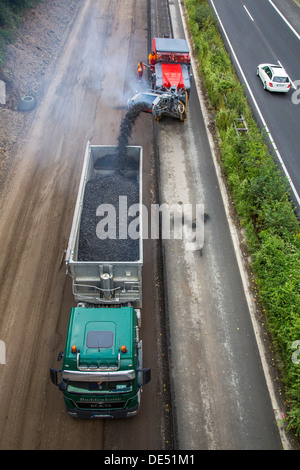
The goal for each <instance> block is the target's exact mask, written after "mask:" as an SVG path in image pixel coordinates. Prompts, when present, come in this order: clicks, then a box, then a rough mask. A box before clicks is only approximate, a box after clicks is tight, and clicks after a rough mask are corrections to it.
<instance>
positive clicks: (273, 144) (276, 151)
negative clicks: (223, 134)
mask: <svg viewBox="0 0 300 470" xmlns="http://www.w3.org/2000/svg"><path fill="white" fill-rule="evenodd" d="M211 3H212V6H213V8H214V11H215V14H216V16H217V18H218V21H219V24H220V26H221V28H222V30H223V33H224V36H225V38H226V41H227V43H228V45H229V47H230V50H231V52H232V55H233V57H234V60H235V61H236V64H237V66H238V68H239V70H240V72H241V75H242V77H243V80H244V82H245V85H246V86H247V88H248V91H249V94H250V96H251V98H252V100H253V103H254V106H255V108H256V110H257V112H258V115H259V117H260V119H261V122H262V124H263V127H264V128H265V130H266V132H267V134H268V137H269V139H270V142H271V144H272V147H273V149H274V151H275V153H276V156H277V158H278V160H279V162H280V165H281V167H282V169H283V171H284V173H285V176H286V177H287V179H288V181H289V184H290V187H291V189H292V191H293V193H294V196H295V199H296V201H297V203H298V205H300V197H299V194H298V193H297V190H296V188H295V186H294V184H293V182H292V179H291V177H290V175H289V172H288V171H287V168H286V166H285V164H284V161H283V159H282V157H281V155H280V153H279V150H278V149H277V147H276V144H275V142H274V139H273V137H272V134H271V132H270V130H269V128H268V126H267V123H266V121H265V119H264V117H263V115H262V112H261V110H260V108H259V106H258V104H257V101H256V99H255V98H254V95H253V92H252V90H251V88H250V85H249V83H248V80H247V78H246V76H245V74H244V71H243V69H242V67H241V64H240V63H239V60H238V58H237V56H236V53H235V52H234V49H233V47H232V44H231V42H230V40H229V37H228V35H227V33H226V31H225V28H224V25H223V23H222V21H221V18H220V16H219V14H218V12H217V9H216V7H215V4H214V1H213V0H211Z"/></svg>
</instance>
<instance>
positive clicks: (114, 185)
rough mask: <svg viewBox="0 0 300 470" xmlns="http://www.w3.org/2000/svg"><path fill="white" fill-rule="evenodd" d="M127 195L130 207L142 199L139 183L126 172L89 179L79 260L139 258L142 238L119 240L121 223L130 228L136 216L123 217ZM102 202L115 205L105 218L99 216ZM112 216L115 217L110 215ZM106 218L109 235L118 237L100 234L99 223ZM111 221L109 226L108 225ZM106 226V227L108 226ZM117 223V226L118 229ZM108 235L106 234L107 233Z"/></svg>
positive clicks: (81, 229) (81, 230)
mask: <svg viewBox="0 0 300 470" xmlns="http://www.w3.org/2000/svg"><path fill="white" fill-rule="evenodd" d="M120 195H122V196H127V205H128V207H130V206H131V205H132V204H136V203H138V201H139V185H138V183H136V182H133V181H131V180H129V179H128V178H126V177H124V176H122V175H117V174H114V175H111V176H106V177H104V178H96V179H93V180H91V181H89V182H88V183H87V185H86V188H85V195H84V201H83V210H82V215H81V223H80V235H79V247H78V260H79V261H136V260H138V259H139V240H138V239H137V240H132V239H131V238H129V237H127V239H125V240H123V239H121V240H120V239H119V223H121V224H122V227H124V226H125V224H126V227H128V224H129V223H130V221H131V220H132V218H129V217H127V213H125V217H122V218H121V220H120V219H119V196H120ZM100 204H111V205H112V206H113V207H114V208H115V216H114V213H113V212H112V211H109V212H105V213H104V218H102V217H99V216H97V215H96V211H97V208H98V207H99V205H100ZM110 215H112V217H109V216H110ZM101 220H102V221H103V228H102V230H101V233H103V232H104V231H107V230H108V231H110V233H109V236H114V234H113V232H114V231H115V234H116V238H115V239H113V238H106V239H100V238H99V230H98V235H97V233H96V229H97V224H98V223H101V222H100V221H101ZM106 222H107V225H105V224H106ZM104 226H105V227H104ZM114 226H115V229H114ZM103 234H104V235H105V233H103Z"/></svg>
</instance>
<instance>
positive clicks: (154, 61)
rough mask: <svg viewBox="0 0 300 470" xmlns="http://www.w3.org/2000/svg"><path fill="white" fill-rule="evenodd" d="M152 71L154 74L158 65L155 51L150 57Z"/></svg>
mask: <svg viewBox="0 0 300 470" xmlns="http://www.w3.org/2000/svg"><path fill="white" fill-rule="evenodd" d="M148 60H149V65H150V69H151V70H152V72H154V65H155V64H156V54H155V52H154V51H151V52H150V54H149V57H148Z"/></svg>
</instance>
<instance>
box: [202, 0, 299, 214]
mask: <svg viewBox="0 0 300 470" xmlns="http://www.w3.org/2000/svg"><path fill="white" fill-rule="evenodd" d="M210 3H211V5H212V7H213V9H214V11H215V12H216V13H217V14H218V18H219V20H220V30H221V32H222V34H223V35H224V38H225V34H226V38H225V43H226V44H227V47H228V50H229V52H230V54H231V56H232V57H233V55H234V54H235V57H234V58H233V62H234V64H235V66H236V68H237V72H238V74H239V76H240V77H241V81H242V83H246V82H247V83H246V88H245V93H246V94H247V96H248V98H249V102H250V104H252V106H253V109H254V112H255V114H256V116H257V118H258V122H259V124H260V125H261V126H262V127H265V126H267V128H268V130H269V132H270V133H271V135H270V141H272V142H274V145H273V146H272V151H273V152H274V154H275V156H276V158H277V161H278V163H279V165H280V167H281V168H282V170H283V173H284V174H285V176H286V177H287V178H288V179H289V180H290V182H291V187H292V192H291V193H292V196H293V200H294V201H295V203H297V205H298V207H300V164H299V158H300V152H299V148H300V135H299V132H298V129H299V116H300V99H299V82H298V83H297V81H298V80H300V67H299V64H300V47H299V45H300V9H299V7H298V6H297V5H296V4H295V3H294V2H293V1H290V0H285V1H283V2H282V1H276V0H275V1H274V2H273V1H269V0H266V1H261V0H244V1H235V0H229V1H226V2H223V1H221V0H210ZM229 43H230V45H229ZM278 62H279V63H280V64H281V65H282V66H283V67H284V68H285V70H286V71H287V73H288V75H289V77H290V79H291V80H292V81H293V83H294V86H295V88H293V87H292V88H291V90H290V91H289V92H288V93H287V94H285V93H271V92H266V91H265V90H264V89H263V84H262V82H261V80H260V79H259V78H258V77H257V76H256V68H257V65H258V64H261V63H271V64H278ZM253 98H254V100H255V105H254V103H253ZM274 149H276V150H274Z"/></svg>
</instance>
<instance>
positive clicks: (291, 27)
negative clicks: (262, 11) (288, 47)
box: [268, 0, 300, 40]
mask: <svg viewBox="0 0 300 470" xmlns="http://www.w3.org/2000/svg"><path fill="white" fill-rule="evenodd" d="M268 2H269V3H270V4H271V5H272V7H273V8H275V10H276V11H277V13H278V15H280V16H281V18H282V19H283V21H284V22H285V23H286V24H287V25H288V27H289V28H290V30H291V31H292V32H293V33H294V34H295V36H296V37H297V38H298V39H299V40H300V34H298V33H297V31H296V30H295V28H293V26H292V25H291V23H289V22H288V20H287V19H286V17H285V16H284V15H283V14H282V13H281V11H280V10H279V9H278V8H277V6H276V5H274V3H273V2H272V0H268Z"/></svg>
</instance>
